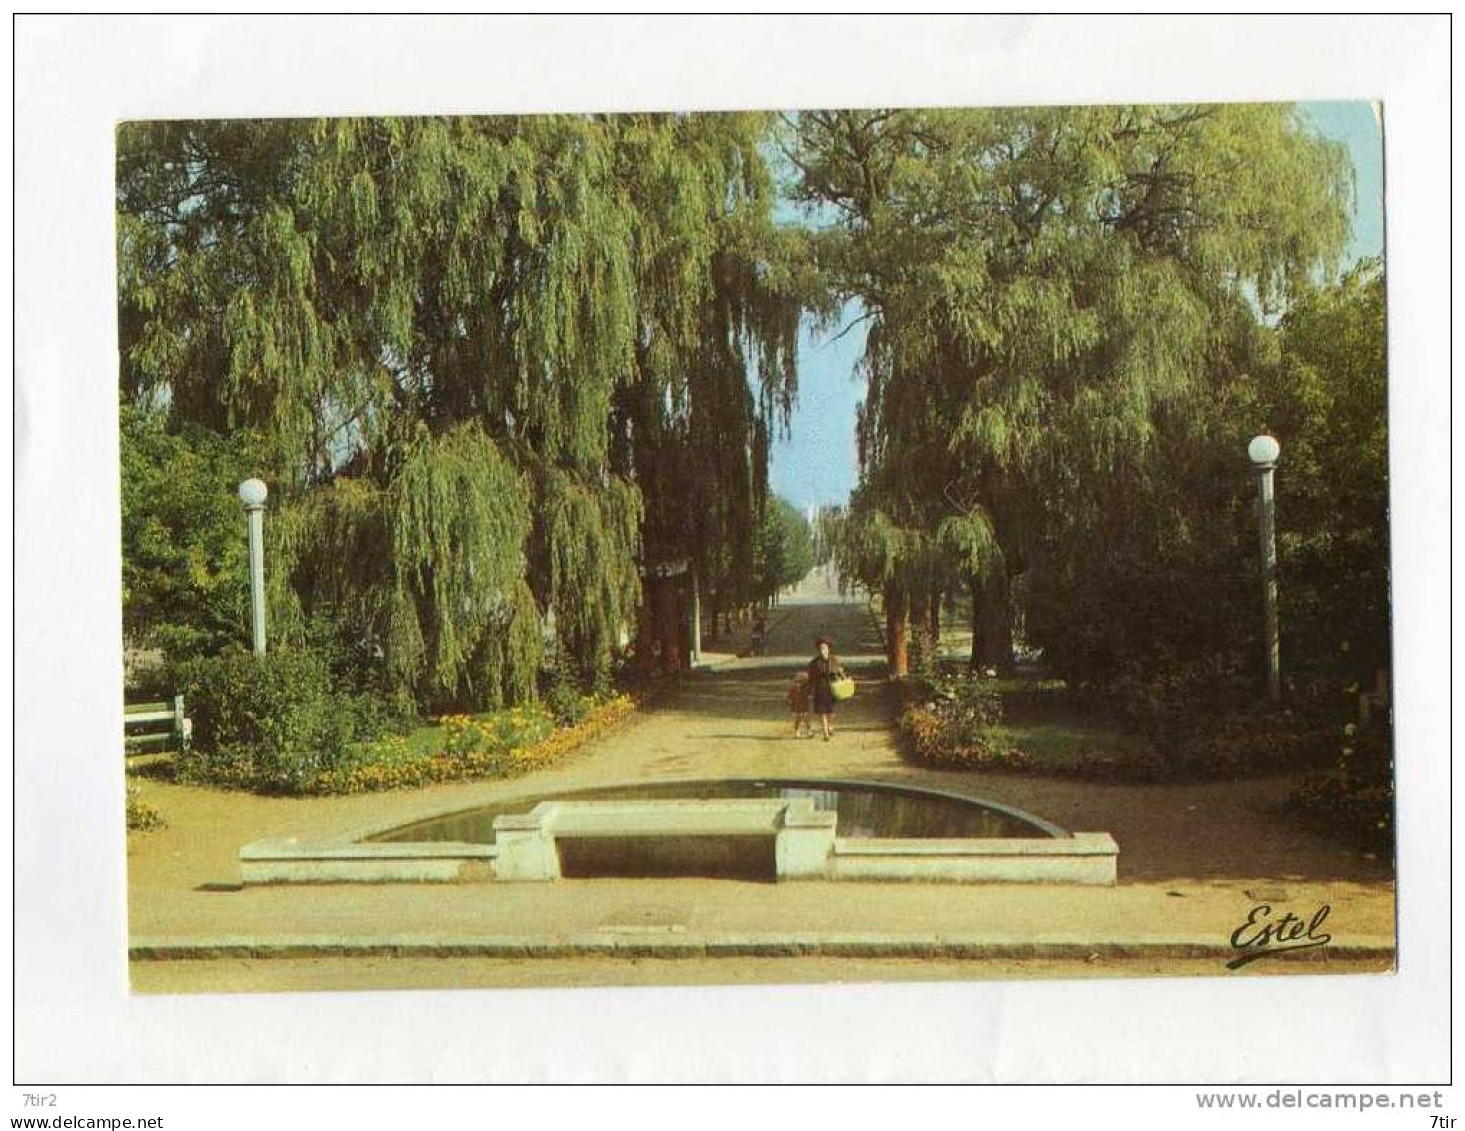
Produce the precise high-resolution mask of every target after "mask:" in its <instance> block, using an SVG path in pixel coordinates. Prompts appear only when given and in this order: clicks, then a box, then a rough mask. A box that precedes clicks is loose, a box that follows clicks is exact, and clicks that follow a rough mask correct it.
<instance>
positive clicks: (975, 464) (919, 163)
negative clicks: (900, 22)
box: [788, 105, 1351, 663]
mask: <svg viewBox="0 0 1465 1131" xmlns="http://www.w3.org/2000/svg"><path fill="white" fill-rule="evenodd" d="M788 129H789V133H790V139H789V142H788V150H789V155H790V158H791V160H792V161H793V162H794V163H795V165H796V166H797V168H798V170H799V174H798V179H797V192H798V194H799V196H800V198H801V199H803V200H804V201H806V202H808V203H810V204H812V205H817V206H820V207H822V208H824V209H827V210H833V213H834V215H835V216H836V217H837V220H836V222H835V223H834V224H833V225H832V227H831V228H829V229H828V230H826V231H824V232H822V233H821V234H820V240H819V246H818V255H819V261H820V265H821V267H822V268H823V269H824V270H825V271H826V272H827V274H828V277H829V279H830V283H831V286H832V287H833V288H834V289H835V290H836V292H837V293H838V294H839V295H840V296H841V297H843V298H850V299H857V300H858V301H859V302H860V303H861V304H862V305H863V307H864V311H865V314H864V317H865V318H867V319H868V320H869V323H870V325H869V331H868V337H867V347H866V352H865V356H864V367H865V371H866V374H867V377H868V394H867V397H866V400H865V403H864V405H863V406H862V409H861V413H860V417H859V445H860V458H861V466H862V476H861V484H860V488H859V490H858V491H857V492H856V495H855V498H854V500H853V505H852V508H851V514H850V516H849V522H848V524H847V525H848V528H849V531H848V538H847V540H846V544H847V547H848V549H847V554H846V557H847V560H848V563H849V565H850V566H851V568H853V569H855V570H856V571H857V573H858V576H859V577H860V578H861V580H863V581H865V582H866V583H867V584H870V585H872V586H875V587H883V588H885V589H886V590H887V594H888V596H889V597H890V599H891V600H892V601H902V600H905V599H906V598H907V597H908V596H910V595H918V594H925V595H929V594H930V593H931V592H932V591H937V592H939V591H940V590H941V589H943V588H948V587H949V586H950V585H951V584H952V583H953V578H954V577H965V578H967V579H968V580H969V583H970V584H971V585H972V586H973V587H974V590H975V592H976V597H977V604H978V607H979V622H980V623H979V624H978V637H979V642H980V646H981V647H983V648H985V649H987V653H986V654H987V655H988V656H989V657H990V658H991V659H992V660H994V661H996V662H999V663H1005V662H1007V660H1008V659H1009V658H1010V655H1011V643H1010V641H1011V630H1012V622H1013V609H1012V605H1011V602H1012V597H1013V587H1014V585H1016V584H1019V583H1020V581H1021V580H1022V579H1023V578H1024V576H1025V575H1026V576H1027V577H1033V576H1036V575H1039V574H1043V573H1044V572H1045V571H1046V572H1047V573H1055V572H1056V573H1059V574H1062V573H1064V572H1065V570H1067V569H1069V567H1070V566H1072V565H1074V563H1075V562H1076V560H1077V559H1079V558H1080V557H1086V558H1090V559H1092V558H1093V557H1096V556H1097V557H1102V556H1103V555H1104V554H1105V553H1106V552H1107V550H1108V548H1109V547H1110V546H1111V545H1112V544H1113V543H1114V541H1115V540H1116V539H1117V538H1120V537H1122V535H1123V532H1125V531H1127V530H1130V529H1132V528H1133V527H1134V526H1135V524H1137V523H1141V522H1143V521H1146V519H1145V517H1144V512H1145V511H1146V508H1147V502H1146V486H1147V485H1148V484H1156V483H1158V484H1160V485H1161V486H1163V479H1164V477H1165V475H1166V474H1167V473H1168V472H1167V467H1166V463H1167V458H1168V456H1169V455H1170V454H1172V453H1173V451H1174V449H1175V447H1176V445H1178V444H1181V442H1182V440H1185V439H1187V438H1188V439H1191V440H1193V439H1195V437H1196V435H1197V433H1198V431H1199V430H1201V429H1203V428H1205V427H1206V426H1207V425H1208V424H1209V422H1210V419H1211V417H1210V414H1209V413H1208V412H1206V411H1204V410H1203V409H1202V408H1201V407H1200V406H1202V405H1204V404H1208V403H1210V402H1211V401H1212V400H1213V399H1214V397H1215V396H1216V395H1217V391H1218V389H1220V388H1221V386H1223V385H1224V384H1225V383H1226V382H1227V381H1228V380H1230V379H1232V378H1234V377H1235V376H1237V375H1238V374H1241V373H1244V372H1246V371H1248V369H1250V368H1252V367H1254V366H1255V365H1257V364H1258V363H1259V361H1260V359H1261V356H1262V354H1263V353H1264V351H1265V348H1266V345H1265V341H1266V338H1267V317H1268V315H1269V314H1270V313H1272V312H1275V311H1277V310H1279V309H1281V308H1282V307H1283V306H1284V305H1285V303H1286V301H1287V300H1288V299H1289V298H1290V297H1291V296H1293V295H1295V294H1296V293H1298V292H1299V291H1300V290H1302V289H1305V288H1306V287H1307V286H1308V285H1309V283H1310V281H1311V280H1312V278H1313V276H1314V274H1315V273H1316V272H1317V271H1319V270H1326V269H1328V268H1329V267H1331V266H1332V265H1333V264H1334V263H1335V262H1336V260H1337V259H1338V257H1339V255H1340V253H1341V249H1342V247H1343V243H1344V240H1345V238H1346V235H1347V231H1348V228H1347V219H1346V216H1347V212H1346V209H1347V206H1348V204H1349V203H1350V199H1351V197H1350V193H1351V181H1350V169H1349V166H1348V163H1347V160H1346V156H1345V154H1344V153H1343V152H1342V149H1341V147H1340V146H1338V145H1336V144H1334V143H1331V142H1327V141H1325V140H1323V139H1321V138H1319V137H1318V136H1316V135H1315V134H1313V133H1312V132H1310V131H1309V130H1308V129H1307V128H1306V127H1305V126H1304V125H1303V124H1302V123H1301V121H1300V119H1299V118H1298V116H1297V114H1296V113H1295V112H1294V110H1293V109H1292V108H1290V107H1287V106H1279V105H1246V106H1242V105H1226V106H1141V107H1135V106H1116V107H1092V108H1026V109H999V110H953V111H928V110H875V111H839V112H824V113H805V114H799V115H798V116H797V118H795V119H792V120H791V121H790V122H789V123H788ZM1149 517H1150V519H1155V513H1154V512H1153V511H1150V512H1149ZM1048 628H1049V629H1050V630H1052V631H1053V632H1054V633H1055V635H1054V636H1052V637H1050V638H1049V639H1048V640H1045V641H1044V642H1045V643H1052V644H1057V645H1060V647H1061V646H1062V644H1063V643H1064V642H1063V641H1062V640H1061V639H1059V637H1060V636H1061V635H1062V633H1061V629H1059V628H1058V627H1057V626H1056V625H1053V624H1051V623H1050V624H1049V625H1048Z"/></svg>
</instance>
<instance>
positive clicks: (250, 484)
mask: <svg viewBox="0 0 1465 1131" xmlns="http://www.w3.org/2000/svg"><path fill="white" fill-rule="evenodd" d="M269 497H270V490H269V488H268V487H266V486H265V485H264V482H263V481H262V480H259V479H246V480H245V481H244V482H243V483H241V484H239V501H240V502H241V503H243V504H244V505H245V506H246V507H247V508H248V509H250V510H254V509H255V508H256V507H262V506H264V505H265V500H266V499H267V498H269Z"/></svg>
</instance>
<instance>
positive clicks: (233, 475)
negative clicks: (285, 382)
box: [121, 404, 250, 659]
mask: <svg viewBox="0 0 1465 1131" xmlns="http://www.w3.org/2000/svg"><path fill="white" fill-rule="evenodd" d="M121 425H122V627H123V632H124V634H125V636H126V637H127V639H128V640H129V642H133V643H136V644H138V645H140V646H144V647H156V648H161V649H163V650H164V651H165V652H166V653H167V655H168V656H170V657H172V658H178V659H181V658H186V657H189V656H194V655H198V654H201V653H205V652H213V651H216V650H217V649H219V648H221V647H223V646H224V645H225V644H228V643H239V642H242V641H243V640H244V639H245V635H246V633H247V632H248V626H249V572H248V569H249V567H248V548H247V545H246V542H245V537H244V529H245V527H244V513H243V511H242V509H241V508H240V506H239V501H238V499H237V497H236V495H235V491H236V490H237V488H238V485H239V483H240V482H241V481H242V480H243V479H245V478H247V477H248V474H249V467H250V463H249V459H248V437H245V436H239V437H233V438H225V437H222V436H218V435H216V434H214V433H212V432H210V431H208V430H207V429H204V428H201V427H195V426H189V427H185V428H184V429H183V431H182V432H180V433H170V432H168V431H167V430H166V428H165V420H164V414H163V413H161V412H158V411H148V410H146V409H145V408H143V407H141V406H137V405H132V404H123V405H122V408H121Z"/></svg>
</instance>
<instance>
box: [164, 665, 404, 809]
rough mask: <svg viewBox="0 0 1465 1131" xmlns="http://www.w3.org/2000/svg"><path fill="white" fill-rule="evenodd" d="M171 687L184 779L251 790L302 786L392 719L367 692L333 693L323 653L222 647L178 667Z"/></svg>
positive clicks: (293, 790) (384, 708) (338, 762)
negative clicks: (188, 723)
mask: <svg viewBox="0 0 1465 1131" xmlns="http://www.w3.org/2000/svg"><path fill="white" fill-rule="evenodd" d="M177 685H178V688H179V690H180V691H181V692H182V693H183V694H184V695H185V696H186V697H187V700H188V707H189V713H190V714H191V715H192V717H193V736H194V751H193V754H192V755H191V756H190V757H189V758H187V759H185V760H184V763H185V764H184V765H183V766H181V767H180V769H181V771H182V772H183V774H184V776H185V777H190V776H191V777H197V778H202V779H206V780H217V781H224V782H228V783H231V784H239V785H252V786H254V787H256V788H263V789H273V790H278V791H283V792H296V791H298V790H300V789H302V788H305V787H306V786H307V785H308V784H309V783H310V782H311V781H313V780H314V779H315V778H316V777H318V776H319V775H320V774H321V773H322V772H324V771H326V770H329V769H332V768H333V767H335V766H337V765H339V764H340V763H341V761H342V760H343V759H344V758H345V756H346V755H347V753H348V751H349V749H350V747H351V744H352V743H353V742H356V741H358V740H360V739H365V738H370V737H372V736H373V735H375V734H377V733H380V732H381V730H382V729H383V728H384V725H385V722H386V720H387V719H388V718H390V717H391V712H390V711H389V710H388V709H387V708H386V707H384V706H383V705H382V704H381V703H380V702H377V701H375V700H374V699H373V698H372V697H369V696H357V697H353V696H350V695H345V694H342V693H340V692H337V691H335V690H334V689H333V688H332V683H331V676H330V671H329V667H328V665H327V663H326V660H325V658H324V657H323V656H322V655H321V654H319V653H317V652H314V651H310V650H306V649H299V648H282V649H280V650H278V651H275V652H271V653H268V654H267V655H265V656H255V655H254V654H253V653H250V652H246V651H244V650H243V649H239V648H231V649H225V651H224V652H222V653H220V654H219V655H218V656H214V657H210V658H207V659H201V660H194V661H192V662H190V663H187V664H184V665H181V666H180V667H179V669H178V675H177Z"/></svg>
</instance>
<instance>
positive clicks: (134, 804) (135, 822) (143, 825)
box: [127, 782, 166, 832]
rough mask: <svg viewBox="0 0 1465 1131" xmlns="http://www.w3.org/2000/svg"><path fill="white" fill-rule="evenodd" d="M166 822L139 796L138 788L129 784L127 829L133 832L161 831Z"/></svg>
mask: <svg viewBox="0 0 1465 1131" xmlns="http://www.w3.org/2000/svg"><path fill="white" fill-rule="evenodd" d="M165 823H166V822H164V820H163V815H162V814H161V813H159V812H158V811H157V809H156V808H154V807H153V806H152V805H149V804H148V803H147V802H146V801H144V800H143V799H142V798H140V797H139V796H138V795H137V786H135V785H134V784H133V783H132V782H128V783H127V827H128V829H130V830H131V831H133V832H148V831H150V830H152V829H160V828H162V827H163V825H164V824H165Z"/></svg>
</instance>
